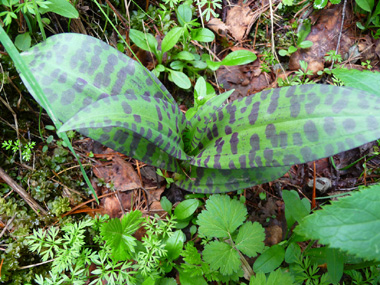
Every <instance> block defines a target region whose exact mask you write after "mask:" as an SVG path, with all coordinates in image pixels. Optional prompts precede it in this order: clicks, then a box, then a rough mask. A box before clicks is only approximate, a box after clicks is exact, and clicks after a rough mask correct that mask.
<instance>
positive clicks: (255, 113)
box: [248, 102, 260, 125]
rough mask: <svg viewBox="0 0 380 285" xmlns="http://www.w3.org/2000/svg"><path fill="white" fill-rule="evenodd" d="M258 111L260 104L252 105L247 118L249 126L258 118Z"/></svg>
mask: <svg viewBox="0 0 380 285" xmlns="http://www.w3.org/2000/svg"><path fill="white" fill-rule="evenodd" d="M259 110H260V102H256V103H254V104H253V105H252V109H251V112H250V113H249V116H248V121H249V124H250V125H254V124H255V123H256V120H257V117H258V116H259Z"/></svg>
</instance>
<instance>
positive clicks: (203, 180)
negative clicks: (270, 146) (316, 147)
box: [174, 163, 289, 193]
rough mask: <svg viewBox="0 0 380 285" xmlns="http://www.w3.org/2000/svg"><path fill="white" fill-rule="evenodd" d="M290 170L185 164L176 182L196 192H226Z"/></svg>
mask: <svg viewBox="0 0 380 285" xmlns="http://www.w3.org/2000/svg"><path fill="white" fill-rule="evenodd" d="M288 170H289V167H288V166H283V167H256V168H255V169H254V170H252V169H231V170H229V169H213V168H203V167H196V166H194V165H185V164H184V163H182V171H184V172H180V173H176V174H175V175H174V183H175V184H176V185H177V186H178V187H180V188H182V189H184V190H187V191H191V192H196V193H224V192H230V191H236V190H239V189H244V188H248V187H250V186H252V183H253V182H254V183H255V185H260V184H263V183H266V182H270V181H273V180H275V179H277V178H278V177H281V176H283V175H284V174H285V173H286V172H287V171H288Z"/></svg>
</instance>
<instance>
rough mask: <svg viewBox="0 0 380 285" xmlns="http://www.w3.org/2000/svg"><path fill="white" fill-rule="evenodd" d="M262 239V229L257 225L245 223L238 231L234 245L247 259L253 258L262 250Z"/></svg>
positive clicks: (263, 235)
mask: <svg viewBox="0 0 380 285" xmlns="http://www.w3.org/2000/svg"><path fill="white" fill-rule="evenodd" d="M264 239H265V233H264V228H263V227H262V226H261V225H260V224H259V223H257V222H254V223H253V224H252V223H251V222H246V223H244V225H242V226H241V227H240V229H239V233H238V235H237V237H236V240H235V245H236V248H237V249H238V250H240V251H241V252H242V253H244V254H245V255H247V256H248V257H255V256H256V255H257V253H260V252H262V250H263V249H264Z"/></svg>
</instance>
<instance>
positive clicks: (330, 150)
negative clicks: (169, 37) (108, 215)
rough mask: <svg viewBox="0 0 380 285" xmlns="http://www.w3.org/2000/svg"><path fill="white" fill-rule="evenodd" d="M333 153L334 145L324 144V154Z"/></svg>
mask: <svg viewBox="0 0 380 285" xmlns="http://www.w3.org/2000/svg"><path fill="white" fill-rule="evenodd" d="M334 153H335V151H334V146H333V145H332V144H330V143H329V144H327V145H325V156H331V155H333V154H334Z"/></svg>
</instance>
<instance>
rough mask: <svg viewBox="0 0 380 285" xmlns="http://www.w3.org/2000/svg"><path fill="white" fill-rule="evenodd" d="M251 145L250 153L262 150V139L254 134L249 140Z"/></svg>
mask: <svg viewBox="0 0 380 285" xmlns="http://www.w3.org/2000/svg"><path fill="white" fill-rule="evenodd" d="M249 143H250V145H251V150H250V152H255V151H257V150H260V137H259V135H258V134H253V135H252V136H251V137H250V139H249Z"/></svg>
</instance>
